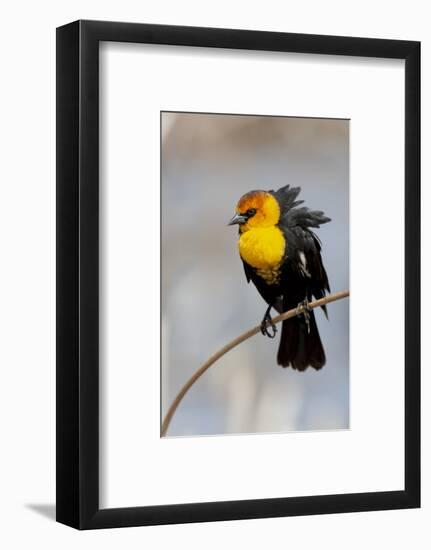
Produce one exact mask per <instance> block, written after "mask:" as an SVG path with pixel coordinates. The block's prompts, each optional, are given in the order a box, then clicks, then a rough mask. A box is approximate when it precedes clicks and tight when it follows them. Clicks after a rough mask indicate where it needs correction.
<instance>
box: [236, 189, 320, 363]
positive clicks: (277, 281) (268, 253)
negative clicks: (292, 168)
mask: <svg viewBox="0 0 431 550" xmlns="http://www.w3.org/2000/svg"><path fill="white" fill-rule="evenodd" d="M300 192H301V188H300V187H290V185H285V186H284V187H281V188H280V189H278V190H277V191H273V190H269V191H263V190H256V191H249V192H248V193H246V194H245V195H243V196H242V197H241V198H240V199H239V201H238V203H237V206H236V213H235V215H234V216H233V218H232V219H231V220H230V222H229V223H228V225H238V227H239V238H238V249H239V255H240V257H241V260H242V263H243V265H244V271H245V276H246V279H247V282H248V283H249V282H250V281H252V282H253V283H254V285H255V287H256V289H257V290H258V292H259V294H260V295H261V296H262V298H263V299H264V300H265V301H266V303H267V304H268V308H267V310H266V312H265V315H264V317H263V319H262V322H261V325H260V328H261V332H262V334H264V335H266V336H268V337H270V338H274V337H275V335H276V332H277V328H276V326H275V324H274V323H273V322H272V317H271V315H270V312H271V309H273V308H274V309H275V310H276V311H277V312H278V313H283V312H284V311H288V310H290V309H293V308H296V311H297V315H296V316H295V317H292V318H289V319H287V320H285V321H283V323H282V329H281V337H280V343H279V348H278V353H277V363H278V364H279V365H280V366H282V367H289V366H291V367H292V368H293V369H295V370H298V371H305V370H306V369H307V368H308V367H312V368H314V369H316V370H319V369H321V368H322V367H323V366H324V365H325V363H326V356H325V350H324V348H323V345H322V341H321V338H320V335H319V330H318V327H317V324H316V319H315V316H314V311H313V310H312V309H310V308H309V307H308V304H309V302H310V301H311V300H312V298H313V297H314V298H316V299H320V298H323V297H324V296H325V295H326V293H327V292H330V287H329V281H328V276H327V273H326V270H325V267H324V265H323V261H322V253H321V252H322V243H321V241H320V239H319V238H318V236H317V235H316V234H315V233H314V231H313V230H314V229H318V228H319V227H320V225H322V224H325V223H328V222H330V221H331V219H330V218H328V217H327V216H325V214H324V213H323V212H322V211H320V210H310V209H309V208H308V207H306V206H301V205H302V204H303V203H304V201H303V200H297V198H298V195H299V194H300ZM322 309H323V312H324V313H325V316H326V318H328V313H327V310H326V306H325V305H324V306H322Z"/></svg>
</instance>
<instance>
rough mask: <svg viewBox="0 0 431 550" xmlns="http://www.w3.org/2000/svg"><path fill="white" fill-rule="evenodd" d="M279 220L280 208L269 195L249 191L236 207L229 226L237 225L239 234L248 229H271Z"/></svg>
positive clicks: (264, 192) (263, 192) (262, 192)
mask: <svg viewBox="0 0 431 550" xmlns="http://www.w3.org/2000/svg"><path fill="white" fill-rule="evenodd" d="M279 219H280V207H279V205H278V202H277V200H276V199H275V197H274V196H273V195H271V193H267V192H266V191H250V192H249V193H246V194H245V195H243V196H242V197H241V198H240V199H239V201H238V204H237V205H236V214H235V216H234V217H233V218H232V219H231V220H230V222H229V225H235V224H238V225H239V230H240V231H241V233H244V231H249V230H250V229H257V228H264V227H273V226H274V225H277V223H278V221H279Z"/></svg>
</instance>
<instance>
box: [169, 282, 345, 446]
mask: <svg viewBox="0 0 431 550" xmlns="http://www.w3.org/2000/svg"><path fill="white" fill-rule="evenodd" d="M348 296H349V291H348V290H343V291H342V292H336V293H335V294H331V295H329V296H325V298H321V299H320V300H315V301H314V302H310V303H309V304H308V307H309V308H310V309H314V308H316V307H320V306H324V305H325V304H330V303H331V302H335V301H336V300H341V299H342V298H347V297H348ZM303 309H304V307H303V306H301V307H300V308H294V309H290V310H289V311H285V312H284V313H282V314H280V315H277V317H273V319H272V322H273V323H274V324H277V323H280V322H281V321H285V320H286V319H290V318H291V317H295V316H296V315H298V314H299V313H301V312H302V311H303ZM259 332H260V325H259V326H257V327H254V328H251V329H250V330H248V331H247V332H244V333H243V334H241V335H240V336H238V337H237V338H235V339H234V340H232V341H231V342H229V343H228V344H226V345H225V346H223V347H222V348H221V349H220V350H219V351H217V352H216V353H214V355H212V356H211V357H210V358H209V359H208V360H207V361H206V362H205V363H204V364H203V365H202V366H201V367H200V368H199V369H198V370H197V371H196V372H195V373H194V374H193V375H192V376H191V377H190V378H189V380H187V382H186V383H185V384H184V386H183V387H182V388H181V390H180V391H179V393H178V395H177V396H176V397H175V399H174V400H173V402H172V405H171V406H170V407H169V410H168V412H167V413H166V416H165V418H164V420H163V423H162V429H161V436H162V437H163V436H165V435H166V432H167V431H168V428H169V424H170V423H171V420H172V417H173V416H174V414H175V411H176V410H177V408H178V405H179V404H180V403H181V401H182V400H183V397H184V396H185V395H186V393H187V392H188V391H189V389H190V388H191V387H192V386H193V384H194V383H195V382H196V380H198V379H199V378H200V377H201V376H202V375H203V374H204V372H205V371H207V370H208V369H209V368H210V366H211V365H213V364H214V363H215V362H216V361H218V360H219V359H220V357H222V356H223V355H225V354H226V353H227V352H228V351H230V350H231V349H233V348H235V347H236V346H238V345H239V344H241V343H242V342H244V341H245V340H248V338H251V337H252V336H254V335H255V334H258V333H259Z"/></svg>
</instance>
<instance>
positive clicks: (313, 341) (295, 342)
mask: <svg viewBox="0 0 431 550" xmlns="http://www.w3.org/2000/svg"><path fill="white" fill-rule="evenodd" d="M309 316H310V317H309V321H310V323H309V327H310V330H309V331H308V327H307V323H306V322H305V318H304V316H303V315H299V316H297V317H293V318H291V319H288V320H287V321H283V324H282V329H281V338H280V345H279V348H278V355H277V362H278V364H279V365H281V366H282V367H289V366H291V367H292V368H293V369H296V370H299V371H304V370H305V369H306V368H307V367H309V366H310V367H313V368H314V369H316V370H319V369H321V368H322V367H323V365H324V364H325V363H326V357H325V350H324V349H323V345H322V341H321V340H320V335H319V330H318V328H317V324H316V319H315V317H314V311H310V312H309Z"/></svg>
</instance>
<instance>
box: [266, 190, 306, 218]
mask: <svg viewBox="0 0 431 550" xmlns="http://www.w3.org/2000/svg"><path fill="white" fill-rule="evenodd" d="M300 192H301V188H300V187H290V185H285V186H284V187H280V189H278V190H277V191H269V193H271V195H274V197H275V198H276V199H277V202H278V204H279V205H280V206H281V215H282V216H283V215H284V214H285V213H286V212H287V211H288V210H290V209H291V208H295V207H296V206H299V205H300V204H302V203H303V202H304V201H297V200H296V197H297V196H298V195H299V193H300Z"/></svg>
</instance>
